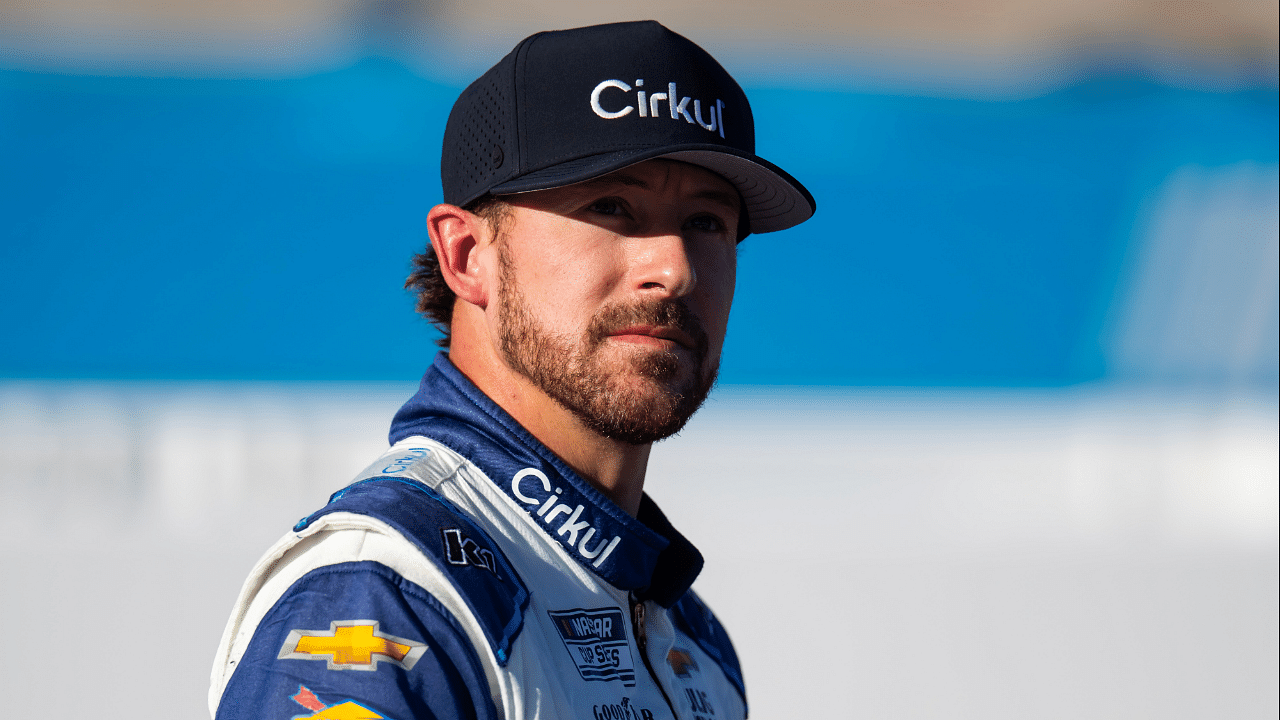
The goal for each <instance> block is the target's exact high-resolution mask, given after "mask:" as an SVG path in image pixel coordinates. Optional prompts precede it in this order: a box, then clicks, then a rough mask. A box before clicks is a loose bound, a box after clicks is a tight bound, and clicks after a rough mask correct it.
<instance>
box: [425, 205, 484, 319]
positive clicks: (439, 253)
mask: <svg viewBox="0 0 1280 720" xmlns="http://www.w3.org/2000/svg"><path fill="white" fill-rule="evenodd" d="M427 232H428V233H429V234H430V236H431V247H432V248H434V249H435V253H436V259H437V260H439V262H440V273H441V274H442V275H444V281H445V284H447V285H448V286H449V289H450V290H452V291H453V292H454V294H455V295H457V296H458V298H459V299H461V300H465V301H467V302H469V303H471V304H472V305H476V306H478V307H481V308H484V307H485V306H487V305H488V303H489V288H488V284H487V279H486V274H485V273H484V272H483V268H482V267H481V258H480V253H479V252H478V250H479V249H480V248H482V247H485V246H487V245H488V244H489V242H490V241H491V238H490V235H491V233H490V230H489V224H488V222H487V221H486V220H485V219H484V218H482V217H480V216H479V215H476V214H474V213H471V212H468V211H466V210H463V209H462V208H460V207H458V206H457V205H444V204H441V205H437V206H435V207H433V208H431V212H429V213H427Z"/></svg>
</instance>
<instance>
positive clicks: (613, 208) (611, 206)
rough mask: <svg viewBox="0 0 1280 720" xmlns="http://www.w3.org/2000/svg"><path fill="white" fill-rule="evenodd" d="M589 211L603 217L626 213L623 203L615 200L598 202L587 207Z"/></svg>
mask: <svg viewBox="0 0 1280 720" xmlns="http://www.w3.org/2000/svg"><path fill="white" fill-rule="evenodd" d="M587 209H588V210H590V211H591V212H594V213H600V214H601V215H624V214H626V211H625V210H624V209H623V207H622V203H621V202H619V201H618V200H615V199H614V198H604V199H602V200H597V201H595V202H593V203H591V205H589V206H588V207H587Z"/></svg>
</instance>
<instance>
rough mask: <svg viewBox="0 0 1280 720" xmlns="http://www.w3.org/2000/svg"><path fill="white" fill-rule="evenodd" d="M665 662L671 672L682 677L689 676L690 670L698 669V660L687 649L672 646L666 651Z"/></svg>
mask: <svg viewBox="0 0 1280 720" xmlns="http://www.w3.org/2000/svg"><path fill="white" fill-rule="evenodd" d="M667 664H668V665H670V666H671V672H674V673H675V674H676V676H677V677H682V678H687V677H690V676H691V675H692V673H691V672H690V671H691V670H697V669H698V661H697V660H694V659H693V656H692V655H690V654H689V652H688V651H686V650H681V649H680V648H674V647H673V648H671V650H670V651H668V652H667Z"/></svg>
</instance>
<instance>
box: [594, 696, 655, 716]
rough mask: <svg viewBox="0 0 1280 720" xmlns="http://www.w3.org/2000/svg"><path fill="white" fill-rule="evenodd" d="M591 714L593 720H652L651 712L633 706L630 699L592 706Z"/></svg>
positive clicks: (625, 698)
mask: <svg viewBox="0 0 1280 720" xmlns="http://www.w3.org/2000/svg"><path fill="white" fill-rule="evenodd" d="M591 714H592V715H593V716H595V720H653V711H652V710H649V709H647V708H642V707H640V706H639V705H633V704H632V703H631V698H629V697H624V698H622V702H620V703H605V704H603V705H592V706H591Z"/></svg>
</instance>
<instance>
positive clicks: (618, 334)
mask: <svg viewBox="0 0 1280 720" xmlns="http://www.w3.org/2000/svg"><path fill="white" fill-rule="evenodd" d="M608 337H610V338H613V339H614V340H618V341H621V342H630V343H636V344H638V345H649V346H652V347H657V348H662V349H664V350H671V349H673V346H674V345H678V346H680V347H683V348H685V349H686V350H693V349H694V346H695V345H696V343H695V342H694V340H693V338H691V337H689V334H688V333H686V332H684V331H683V330H681V329H680V328H677V327H669V326H664V325H629V326H627V327H624V328H619V329H617V330H612V331H610V332H609V333H608Z"/></svg>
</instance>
